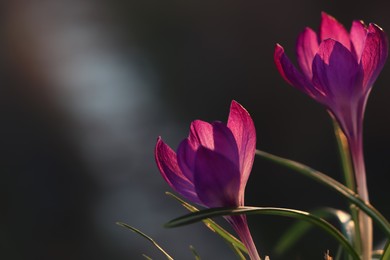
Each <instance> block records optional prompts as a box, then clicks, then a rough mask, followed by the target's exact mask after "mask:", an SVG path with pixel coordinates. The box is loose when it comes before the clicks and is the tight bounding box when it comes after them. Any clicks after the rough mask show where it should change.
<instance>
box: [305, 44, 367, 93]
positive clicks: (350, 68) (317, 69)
mask: <svg viewBox="0 0 390 260" xmlns="http://www.w3.org/2000/svg"><path fill="white" fill-rule="evenodd" d="M359 72H360V70H359V66H358V63H357V62H356V59H355V58H354V57H353V55H352V54H351V52H350V51H349V50H348V49H347V48H345V47H344V46H343V45H342V44H341V43H339V42H337V41H335V40H333V39H328V40H325V41H323V42H322V43H321V44H320V47H319V50H318V53H317V55H316V56H315V58H314V62H313V83H314V84H315V86H316V87H317V88H318V89H319V90H321V91H322V92H323V95H324V96H326V97H327V100H328V101H332V100H334V99H336V98H337V99H338V98H349V97H350V96H352V95H353V94H354V93H356V92H358V91H359V89H356V88H359V86H358V85H359Z"/></svg>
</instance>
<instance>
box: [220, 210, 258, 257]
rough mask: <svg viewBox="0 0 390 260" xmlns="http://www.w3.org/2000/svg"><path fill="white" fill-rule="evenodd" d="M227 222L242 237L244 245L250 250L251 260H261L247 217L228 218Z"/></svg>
mask: <svg viewBox="0 0 390 260" xmlns="http://www.w3.org/2000/svg"><path fill="white" fill-rule="evenodd" d="M226 220H227V221H228V222H229V223H230V224H231V225H232V227H233V228H234V230H235V231H236V232H237V234H238V236H239V237H240V239H241V241H242V243H244V245H245V246H246V248H247V249H248V253H249V257H250V258H251V260H261V258H260V256H259V253H258V252H257V249H256V245H255V243H254V242H253V239H252V236H251V233H250V230H249V227H248V222H247V220H246V216H245V215H239V216H227V217H226Z"/></svg>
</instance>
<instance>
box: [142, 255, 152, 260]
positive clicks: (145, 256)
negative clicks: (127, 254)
mask: <svg viewBox="0 0 390 260" xmlns="http://www.w3.org/2000/svg"><path fill="white" fill-rule="evenodd" d="M142 256H143V257H144V258H145V259H146V260H153V259H152V258H151V257H149V256H147V255H145V254H142Z"/></svg>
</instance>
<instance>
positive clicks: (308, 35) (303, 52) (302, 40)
mask: <svg viewBox="0 0 390 260" xmlns="http://www.w3.org/2000/svg"><path fill="white" fill-rule="evenodd" d="M317 51H318V38H317V34H316V33H315V32H314V31H313V30H312V29H310V28H305V30H303V32H301V33H300V34H299V36H298V40H297V46H296V52H297V60H298V64H299V66H300V67H301V70H302V72H303V74H304V75H305V76H306V78H307V79H308V80H311V79H312V76H313V74H312V69H311V66H312V64H313V59H314V56H315V55H316V53H317Z"/></svg>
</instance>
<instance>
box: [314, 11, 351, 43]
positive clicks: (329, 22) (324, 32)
mask: <svg viewBox="0 0 390 260" xmlns="http://www.w3.org/2000/svg"><path fill="white" fill-rule="evenodd" d="M321 15H322V19H321V25H320V29H319V36H320V41H323V40H326V39H333V40H335V41H338V42H340V43H341V44H342V45H344V47H345V48H347V49H348V50H350V49H351V43H350V39H349V34H348V32H347V30H346V29H345V28H344V26H343V25H342V24H340V23H339V22H338V21H337V20H336V19H335V18H334V17H333V16H330V15H328V14H327V13H325V12H322V14H321Z"/></svg>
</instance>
